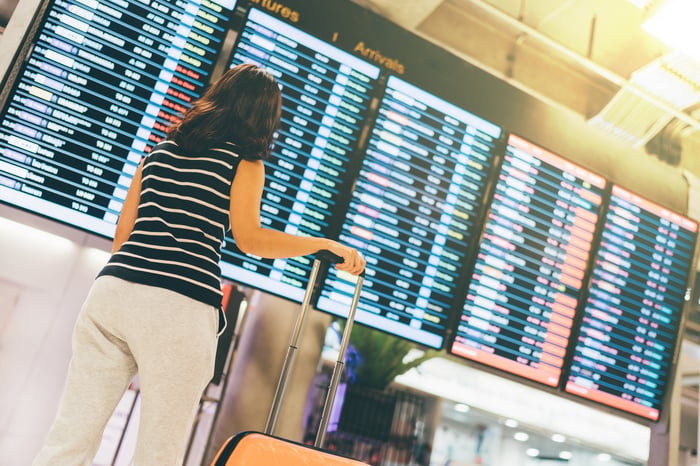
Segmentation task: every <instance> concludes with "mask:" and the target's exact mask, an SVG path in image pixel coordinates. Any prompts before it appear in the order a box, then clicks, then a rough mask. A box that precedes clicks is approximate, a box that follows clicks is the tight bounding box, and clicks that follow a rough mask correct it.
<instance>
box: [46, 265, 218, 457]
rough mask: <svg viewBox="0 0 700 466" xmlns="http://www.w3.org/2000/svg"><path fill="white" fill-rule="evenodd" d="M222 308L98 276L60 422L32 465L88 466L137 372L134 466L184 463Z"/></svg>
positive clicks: (81, 323) (76, 341) (80, 328)
mask: <svg viewBox="0 0 700 466" xmlns="http://www.w3.org/2000/svg"><path fill="white" fill-rule="evenodd" d="M217 323H218V313H217V309H216V308H214V307H212V306H208V305H206V304H203V303H201V302H198V301H195V300H193V299H190V298H187V297H185V296H183V295H180V294H178V293H175V292H172V291H169V290H165V289H162V288H156V287H150V286H144V285H139V284H135V283H131V282H127V281H124V280H120V279H118V278H114V277H109V276H105V277H100V278H98V279H97V280H96V281H95V283H94V285H93V287H92V289H91V290H90V293H89V294H88V297H87V299H86V301H85V303H84V305H83V308H82V309H81V311H80V314H79V315H78V319H77V322H76V324H75V329H74V333H73V355H72V359H71V362H70V366H69V369H68V376H67V380H66V385H65V388H64V393H63V397H62V399H61V402H60V405H59V408H58V413H57V415H56V419H55V421H54V423H53V425H52V427H51V429H50V430H49V433H48V436H47V439H46V442H45V444H44V446H43V448H42V449H41V451H40V452H39V454H38V456H37V457H36V459H35V461H34V463H33V465H34V466H49V465H50V466H83V465H85V466H89V465H91V464H92V460H93V458H94V457H95V454H96V453H97V449H98V448H99V445H100V441H101V439H102V432H103V430H104V428H105V426H106V424H107V422H108V420H109V418H110V416H111V415H112V412H113V411H114V408H115V407H116V405H117V403H118V402H119V400H120V399H121V396H122V394H123V393H124V390H125V389H126V388H127V386H128V384H129V383H130V381H131V380H132V378H133V376H134V375H135V374H136V373H137V372H138V375H139V383H140V389H141V414H140V420H139V432H138V440H137V444H136V452H135V457H134V465H135V466H155V465H158V466H180V465H181V464H182V461H183V456H184V453H185V449H186V447H187V441H188V436H189V432H190V429H191V427H192V424H193V421H194V417H195V415H196V411H197V407H198V404H199V400H200V397H201V395H202V392H203V390H204V389H205V388H206V385H207V383H208V382H209V381H210V380H211V377H212V374H213V369H214V358H215V353H216V333H217Z"/></svg>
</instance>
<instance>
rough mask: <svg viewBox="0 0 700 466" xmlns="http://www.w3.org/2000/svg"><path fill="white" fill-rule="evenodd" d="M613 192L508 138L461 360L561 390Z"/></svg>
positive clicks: (466, 313) (464, 321)
mask: <svg viewBox="0 0 700 466" xmlns="http://www.w3.org/2000/svg"><path fill="white" fill-rule="evenodd" d="M606 186H607V181H606V180H605V179H604V178H603V177H601V176H599V175H597V174H595V173H593V172H591V171H588V170H586V169H584V168H583V167H581V166H578V165H576V164H574V163H571V162H569V161H567V160H566V159H564V158H562V157H560V156H558V155H556V154H553V153H551V152H549V151H547V150H545V149H543V148H541V147H539V146H536V145H535V144H532V143H530V142H528V141H526V140H524V139H522V138H520V137H518V136H516V135H513V134H511V135H510V136H509V138H508V146H507V149H506V156H505V159H504V161H503V164H502V166H501V170H500V173H499V174H498V181H497V184H496V188H495V193H494V196H493V200H492V202H491V205H490V208H489V209H490V210H489V214H488V217H487V219H486V225H485V229H484V234H483V237H482V239H481V243H480V245H479V250H478V252H477V260H476V265H475V267H474V271H473V274H472V278H471V281H470V283H469V288H468V291H467V295H466V299H465V300H464V306H463V307H462V310H461V317H460V321H459V323H458V324H457V327H456V332H455V338H454V341H453V342H452V344H451V347H450V352H451V353H452V354H455V355H457V356H461V357H464V358H467V359H471V360H474V361H477V362H480V363H483V364H486V365H489V366H493V367H495V368H498V369H502V370H504V371H506V372H510V373H512V374H516V375H518V376H522V377H525V378H527V379H531V380H533V381H536V382H540V383H543V384H545V385H549V386H552V387H556V386H558V384H559V381H560V377H561V372H562V368H563V366H564V360H565V356H566V349H567V347H568V344H569V337H570V335H571V332H572V329H573V324H574V318H575V314H576V309H577V307H578V303H579V300H580V297H581V292H582V291H583V286H584V277H585V274H586V270H587V267H588V262H589V257H590V255H591V249H592V247H593V239H594V235H595V231H596V224H597V223H598V217H599V213H600V210H601V206H602V204H603V194H604V190H605V188H606Z"/></svg>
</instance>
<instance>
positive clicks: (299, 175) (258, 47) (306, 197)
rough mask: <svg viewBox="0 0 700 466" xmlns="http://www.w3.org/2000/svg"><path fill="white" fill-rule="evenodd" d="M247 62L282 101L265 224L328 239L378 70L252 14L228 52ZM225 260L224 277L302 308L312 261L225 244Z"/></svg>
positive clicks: (270, 164) (264, 209) (264, 208)
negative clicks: (271, 81)
mask: <svg viewBox="0 0 700 466" xmlns="http://www.w3.org/2000/svg"><path fill="white" fill-rule="evenodd" d="M244 62H245V63H254V64H256V65H259V66H261V67H263V68H265V69H267V70H268V71H270V72H271V73H272V74H273V75H274V76H275V77H276V78H277V81H278V82H279V84H280V87H281V90H282V96H283V109H282V121H281V125H280V128H279V130H278V137H277V141H276V143H275V146H274V148H273V153H272V156H271V157H270V160H268V161H267V162H266V165H267V176H266V182H265V189H264V193H263V199H262V206H261V210H262V212H261V214H262V215H261V221H262V223H263V226H265V227H269V228H273V229H276V230H281V231H285V232H287V233H291V234H298V235H313V236H332V232H331V230H330V228H331V221H332V218H333V216H337V215H338V214H339V209H340V208H339V205H338V201H339V200H340V199H341V198H342V197H343V190H346V189H349V188H350V186H351V183H350V179H349V178H350V175H349V174H348V171H347V170H348V168H349V166H350V165H351V164H352V162H353V160H352V159H353V157H354V156H356V153H355V152H356V146H357V142H358V139H359V136H360V131H361V129H362V125H363V121H364V119H365V117H366V115H367V112H368V109H369V103H370V99H371V96H372V92H373V89H374V86H375V85H376V80H377V78H378V77H379V68H378V67H376V66H374V65H371V64H369V63H368V62H366V61H363V60H361V59H358V58H356V57H355V56H353V55H350V54H348V53H347V52H344V51H343V50H341V49H339V48H336V47H334V46H332V45H330V44H329V43H327V42H325V41H322V40H320V39H318V38H316V37H314V36H312V35H310V34H308V33H306V32H304V31H301V30H300V29H298V28H295V27H294V26H292V25H290V24H288V23H285V22H283V21H280V20H278V19H276V18H274V17H273V16H270V15H268V14H266V13H263V12H262V11H260V10H257V9H255V8H252V9H251V10H250V11H249V14H248V18H247V21H246V23H245V25H244V27H243V29H242V31H241V33H240V36H239V38H238V42H237V44H236V47H235V50H234V53H233V59H232V64H239V63H244ZM341 212H342V211H341ZM222 261H223V263H222V272H223V274H224V275H225V276H228V277H230V278H232V279H234V280H237V281H241V282H243V283H247V284H249V285H251V286H254V287H257V288H260V289H263V290H265V291H268V292H271V293H274V294H278V295H281V296H284V297H286V298H288V299H292V300H296V301H299V302H300V301H301V300H302V298H303V295H304V289H305V287H306V284H307V282H308V276H309V273H310V271H311V261H312V258H310V257H309V256H305V257H296V258H289V259H274V260H272V259H262V258H259V257H254V256H251V255H247V254H243V253H242V252H240V251H239V250H238V249H237V248H236V247H235V244H233V241H228V244H227V246H226V247H225V248H224V250H223V251H222Z"/></svg>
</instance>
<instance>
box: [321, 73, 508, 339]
mask: <svg viewBox="0 0 700 466" xmlns="http://www.w3.org/2000/svg"><path fill="white" fill-rule="evenodd" d="M500 135H501V128H500V127H498V126H496V125H494V124H492V123H490V122H488V121H486V120H483V119H481V118H479V117H477V116H475V115H473V114H471V113H469V112H467V111H465V110H462V109H461V108H458V107H456V106H454V105H453V104H451V103H449V102H447V101H445V100H442V99H440V98H438V97H437V96H435V95H433V94H429V93H427V92H425V91H423V90H421V89H420V88H418V87H416V86H414V85H412V84H410V83H408V82H406V81H403V80H401V79H400V78H398V77H396V76H390V77H389V78H388V80H387V84H386V91H385V94H384V97H383V98H382V100H381V103H380V106H379V113H378V116H377V118H376V121H375V124H374V127H373V129H372V132H371V135H370V138H369V142H368V148H367V150H366V154H365V157H364V159H363V162H362V167H361V169H360V173H359V177H358V179H357V181H356V183H355V189H354V190H353V193H352V199H351V201H350V206H349V209H348V213H347V215H346V218H345V222H344V224H343V226H342V232H341V235H340V239H341V241H343V242H345V243H348V244H351V245H354V246H355V247H357V248H358V249H359V250H360V251H362V252H363V254H364V256H365V258H366V259H367V271H366V279H365V282H364V287H363V293H362V295H361V298H360V303H359V306H358V311H357V316H356V321H357V322H360V323H362V324H365V325H368V326H371V327H375V328H378V329H381V330H383V331H385V332H389V333H392V334H395V335H398V336H400V337H403V338H406V339H408V340H412V341H416V342H418V343H421V344H424V345H427V346H430V347H433V348H441V347H442V346H443V341H444V337H445V331H446V326H447V320H448V316H449V314H448V311H449V309H450V307H451V305H452V300H453V299H454V290H455V287H456V285H457V282H458V279H459V274H460V270H461V268H462V266H463V264H464V263H465V260H466V255H467V248H468V246H469V244H470V243H471V241H472V238H473V235H474V231H475V230H476V229H477V228H475V225H476V222H477V220H478V215H477V214H478V212H479V211H480V208H481V206H482V202H483V196H484V193H485V185H486V183H487V178H488V174H489V172H490V169H491V167H492V165H493V161H494V151H495V148H496V146H497V142H498V140H499V138H500ZM351 282H352V278H350V277H347V276H344V275H342V274H337V273H336V271H335V270H331V272H330V274H329V278H328V279H327V280H326V284H325V286H324V287H323V289H322V291H321V294H320V298H319V299H318V302H317V307H318V309H319V310H322V311H326V312H329V313H333V314H337V315H343V312H345V313H347V309H348V305H349V302H350V299H351V297H352V289H353V285H352V283H351Z"/></svg>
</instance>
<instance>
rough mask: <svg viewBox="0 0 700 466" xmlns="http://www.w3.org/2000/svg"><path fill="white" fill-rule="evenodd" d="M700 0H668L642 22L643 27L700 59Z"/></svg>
mask: <svg viewBox="0 0 700 466" xmlns="http://www.w3.org/2000/svg"><path fill="white" fill-rule="evenodd" d="M698 18H700V2H698V1H697V0H667V1H666V2H665V3H663V4H662V5H661V6H660V7H659V8H658V9H657V10H656V11H655V12H654V13H653V14H652V16H651V17H650V18H649V19H648V20H646V21H645V22H644V23H643V24H642V29H644V30H646V31H647V32H649V33H650V34H653V35H654V36H656V37H657V38H658V39H659V40H661V41H662V42H664V43H666V45H668V46H669V47H672V48H674V49H676V50H679V51H682V52H683V53H685V54H686V55H688V56H691V57H695V58H697V59H700V50H698V47H697V44H698V42H700V28H698V27H697V21H698Z"/></svg>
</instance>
